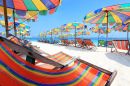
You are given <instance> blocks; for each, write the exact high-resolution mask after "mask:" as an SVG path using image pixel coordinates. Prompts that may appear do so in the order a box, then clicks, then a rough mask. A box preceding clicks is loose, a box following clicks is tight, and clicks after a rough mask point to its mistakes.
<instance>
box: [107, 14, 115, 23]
mask: <svg viewBox="0 0 130 86" xmlns="http://www.w3.org/2000/svg"><path fill="white" fill-rule="evenodd" d="M114 14H115V13H114ZM115 15H116V14H115ZM108 22H109V23H114V22H116V21H115V20H114V18H113V16H112V15H111V13H110V12H108Z"/></svg>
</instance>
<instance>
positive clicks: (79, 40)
mask: <svg viewBox="0 0 130 86" xmlns="http://www.w3.org/2000/svg"><path fill="white" fill-rule="evenodd" d="M76 41H77V42H78V43H79V44H80V45H82V46H84V43H83V42H82V40H81V38H76Z"/></svg>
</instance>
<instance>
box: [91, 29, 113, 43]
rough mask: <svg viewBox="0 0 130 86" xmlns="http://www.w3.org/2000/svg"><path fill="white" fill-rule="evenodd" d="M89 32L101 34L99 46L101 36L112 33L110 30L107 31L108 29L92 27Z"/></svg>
mask: <svg viewBox="0 0 130 86" xmlns="http://www.w3.org/2000/svg"><path fill="white" fill-rule="evenodd" d="M89 30H91V31H92V32H95V33H98V34H99V35H98V45H99V36H100V34H107V33H110V32H111V29H109V28H108V30H107V28H106V27H92V28H90V29H89Z"/></svg>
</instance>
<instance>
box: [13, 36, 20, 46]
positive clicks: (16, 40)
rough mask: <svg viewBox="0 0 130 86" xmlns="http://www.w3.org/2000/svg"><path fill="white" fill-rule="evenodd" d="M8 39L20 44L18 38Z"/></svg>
mask: <svg viewBox="0 0 130 86" xmlns="http://www.w3.org/2000/svg"><path fill="white" fill-rule="evenodd" d="M10 41H12V42H14V43H16V44H18V45H20V46H22V44H21V43H20V42H19V40H18V39H17V38H16V37H14V38H11V39H10Z"/></svg>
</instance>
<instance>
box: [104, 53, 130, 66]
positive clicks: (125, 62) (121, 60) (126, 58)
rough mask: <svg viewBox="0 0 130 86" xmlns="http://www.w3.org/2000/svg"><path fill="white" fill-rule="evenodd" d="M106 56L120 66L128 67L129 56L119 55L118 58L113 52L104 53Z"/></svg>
mask: <svg viewBox="0 0 130 86" xmlns="http://www.w3.org/2000/svg"><path fill="white" fill-rule="evenodd" d="M106 56H107V57H108V58H109V59H111V60H114V61H116V62H118V63H120V64H122V65H125V66H128V67H130V56H129V55H125V54H120V56H119V53H116V52H114V53H106Z"/></svg>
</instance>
